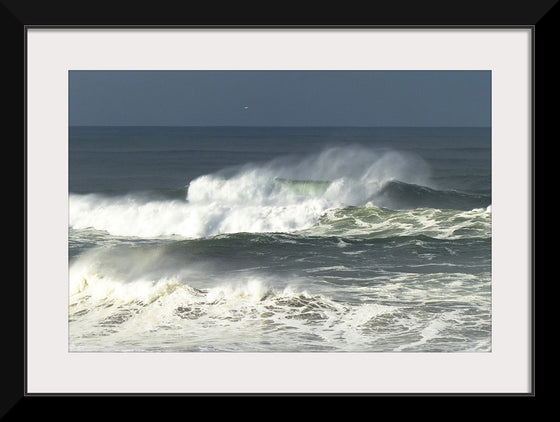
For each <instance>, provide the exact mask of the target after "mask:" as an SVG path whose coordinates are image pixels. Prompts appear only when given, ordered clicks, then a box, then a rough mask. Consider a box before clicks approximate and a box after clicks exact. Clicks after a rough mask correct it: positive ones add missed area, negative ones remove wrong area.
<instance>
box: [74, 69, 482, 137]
mask: <svg viewBox="0 0 560 422" xmlns="http://www.w3.org/2000/svg"><path fill="white" fill-rule="evenodd" d="M69 122H70V125H88V126H89V125H91V126H97V125H107V126H111V125H127V126H136V125H141V126H143V125H154V126H160V125H164V126H165V125H166V126H216V125H218V126H490V125H491V72H490V71H70V72H69Z"/></svg>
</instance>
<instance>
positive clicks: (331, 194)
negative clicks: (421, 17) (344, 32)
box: [69, 147, 489, 238]
mask: <svg viewBox="0 0 560 422" xmlns="http://www.w3.org/2000/svg"><path fill="white" fill-rule="evenodd" d="M429 173H430V172H429V168H428V166H427V165H426V163H425V162H424V161H423V160H422V159H421V158H420V157H418V156H415V155H412V154H408V153H402V152H397V151H387V150H372V149H366V148H363V147H353V148H348V147H347V148H331V149H327V150H325V151H323V152H321V153H319V154H315V155H310V156H307V157H299V158H294V157H283V158H279V159H276V160H273V161H271V162H269V163H265V164H261V165H245V166H243V167H240V168H237V169H227V170H224V171H222V172H218V173H215V174H208V175H203V176H200V177H198V178H197V179H195V180H193V181H191V182H190V184H189V186H188V190H187V194H186V198H185V199H184V200H181V199H169V200H164V199H161V197H160V199H152V200H148V199H146V197H140V196H135V195H124V196H117V197H106V196H103V195H100V194H89V195H77V194H71V195H70V221H69V224H70V227H72V228H75V229H84V228H95V229H98V230H105V231H107V232H109V233H110V234H113V235H123V236H140V237H158V236H173V235H179V236H182V237H186V238H200V237H208V236H213V235H218V234H227V233H238V232H261V233H262V232H293V231H298V230H305V229H309V228H311V227H313V226H314V225H315V224H317V222H318V221H319V219H320V218H321V216H323V215H324V214H325V213H326V212H327V211H329V210H333V209H340V208H345V207H348V206H364V205H366V204H367V203H370V202H372V203H373V204H375V205H379V206H383V207H388V208H392V207H393V208H395V207H396V208H417V207H435V208H446V207H448V208H454V209H457V208H458V209H469V207H470V208H471V209H472V208H476V207H481V206H487V205H488V202H489V198H487V197H483V196H476V195H468V194H461V193H457V192H441V191H437V190H435V189H431V188H429V187H428V185H429Z"/></svg>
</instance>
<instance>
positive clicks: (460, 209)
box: [68, 127, 492, 352]
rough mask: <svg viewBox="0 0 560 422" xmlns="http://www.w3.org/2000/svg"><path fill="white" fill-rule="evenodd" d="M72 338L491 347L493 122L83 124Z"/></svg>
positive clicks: (74, 187) (115, 343) (405, 348)
mask: <svg viewBox="0 0 560 422" xmlns="http://www.w3.org/2000/svg"><path fill="white" fill-rule="evenodd" d="M68 200H69V204H68V209H69V221H68V224H69V250H68V253H69V280H68V282H69V309H68V318H69V350H70V351H71V352H489V351H491V350H492V348H491V346H492V342H491V338H492V332H491V327H492V314H491V309H492V302H491V296H492V294H491V293H492V289H491V237H492V224H491V222H492V201H491V130H490V129H489V128H303V127H300V128H287V127H285V128H274V127H268V128H267V127H253V128H250V127H247V128H243V127H209V128H204V127H71V128H70V130H69V198H68Z"/></svg>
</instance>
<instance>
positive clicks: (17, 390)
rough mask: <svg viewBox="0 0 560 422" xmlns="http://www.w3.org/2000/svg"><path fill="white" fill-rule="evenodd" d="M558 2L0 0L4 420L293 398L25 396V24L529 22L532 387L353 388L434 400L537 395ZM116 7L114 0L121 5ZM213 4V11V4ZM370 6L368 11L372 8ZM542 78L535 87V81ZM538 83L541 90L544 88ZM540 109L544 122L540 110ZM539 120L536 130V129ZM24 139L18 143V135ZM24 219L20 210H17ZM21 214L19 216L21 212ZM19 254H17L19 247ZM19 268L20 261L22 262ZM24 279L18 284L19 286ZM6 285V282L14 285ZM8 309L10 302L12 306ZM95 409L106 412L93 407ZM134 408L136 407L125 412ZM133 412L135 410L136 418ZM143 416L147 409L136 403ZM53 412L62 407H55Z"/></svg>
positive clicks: (284, 25)
mask: <svg viewBox="0 0 560 422" xmlns="http://www.w3.org/2000/svg"><path fill="white" fill-rule="evenodd" d="M557 2H558V0H548V1H542V2H538V3H537V2H522V1H503V0H500V1H493V2H487V1H479V0H475V1H473V0H471V1H460V2H449V1H442V0H432V1H425V2H415V1H406V2H402V1H399V2H382V3H376V4H375V5H374V6H373V10H374V11H375V13H371V14H369V13H366V12H365V11H361V10H360V9H359V8H358V9H355V8H352V7H346V8H345V10H342V11H341V10H338V9H337V10H329V9H327V10H325V11H322V12H321V13H318V14H315V13H312V12H309V11H308V12H306V11H303V10H300V9H292V8H289V7H287V4H283V5H282V7H279V8H274V7H272V6H270V13H264V16H258V14H257V15H250V14H247V15H244V14H243V13H242V12H241V11H239V10H237V11H236V12H234V11H233V9H237V6H236V5H233V4H232V6H230V7H231V8H232V9H229V7H228V6H227V5H226V6H223V7H222V6H219V9H220V10H210V11H203V10H200V9H202V7H201V6H198V7H194V8H192V6H191V5H185V4H182V5H181V2H176V3H171V2H167V1H160V2H158V3H157V5H151V7H144V6H142V5H140V4H137V3H135V2H129V1H123V2H118V3H116V2H109V1H96V2H72V1H68V0H64V1H57V2H39V1H28V0H0V19H1V21H0V31H2V39H3V45H4V47H5V48H4V51H3V55H4V58H5V60H4V63H5V65H4V66H3V73H4V78H3V80H4V83H5V84H6V86H7V87H11V88H12V90H11V91H10V93H9V95H10V96H9V97H8V98H9V101H8V103H9V105H10V107H8V108H7V110H6V113H7V114H6V115H5V121H6V122H9V126H10V128H11V129H12V131H13V134H14V137H13V138H12V141H13V143H14V144H15V145H18V146H20V145H21V149H19V150H18V153H19V154H21V155H20V157H23V162H24V169H23V189H22V191H20V192H22V193H23V201H22V204H23V213H22V214H20V215H21V216H22V217H21V218H22V220H23V221H22V227H23V243H24V247H23V253H22V255H20V256H22V257H23V265H22V267H23V277H22V279H15V280H13V279H12V280H10V281H12V283H6V284H7V286H5V287H3V289H5V294H6V296H5V297H6V298H9V299H7V300H5V301H4V306H2V307H0V312H1V320H2V321H6V322H7V323H6V324H5V326H6V332H5V334H4V338H5V339H7V341H6V342H5V343H4V345H5V346H4V348H3V353H4V354H5V356H4V365H5V366H8V368H7V371H3V376H2V380H1V381H0V384H1V395H0V397H1V398H0V418H2V417H4V418H6V420H25V419H26V418H27V417H29V416H30V414H29V412H30V411H31V408H32V407H35V408H38V409H40V411H49V410H50V411H53V410H54V409H56V404H55V403H58V402H59V399H61V398H66V397H72V398H74V399H79V398H83V399H88V398H91V397H99V396H103V397H109V398H113V397H115V398H126V399H129V398H144V397H152V396H164V397H167V396H171V397H173V396H182V397H223V396H231V397H246V396H249V397H260V396H281V397H282V396H290V395H285V394H284V395H283V394H276V395H275V394H225V395H224V394H222V395H220V394H213V395H212V394H199V395H198V394H185V395H180V394H179V395H166V394H163V395H157V394H154V395H149V394H148V395H146V394H130V395H126V394H115V395H111V394H104V395H103V394H102V395H95V394H90V395H86V394H67V395H65V394H60V395H58V394H57V395H52V394H45V395H35V394H33V395H29V394H27V392H26V383H25V374H26V342H25V338H26V319H25V315H26V300H25V298H26V282H27V254H26V250H27V241H26V240H27V224H26V215H27V214H26V213H27V202H26V198H27V190H26V172H27V168H26V156H27V155H26V154H27V149H26V130H25V127H26V109H25V107H26V103H25V94H26V62H25V56H26V31H27V29H28V28H36V27H49V28H57V27H61V28H85V27H96V28H102V27H110V28H115V27H126V28H131V27H134V28H140V29H141V28H154V27H162V28H168V27H203V28H228V27H236V28H238V27H243V28H271V27H282V28H327V29H329V28H333V29H334V28H345V27H352V28H357V27H363V28H395V29H406V28H419V27H421V28H459V27H468V28H530V29H531V30H532V52H533V53H532V72H531V73H532V88H533V92H532V95H531V99H532V105H531V106H532V123H533V124H532V128H533V129H532V131H533V133H532V145H531V163H532V166H531V168H532V174H531V177H532V180H531V192H532V193H531V195H532V197H531V216H532V221H531V231H532V233H531V239H532V245H531V253H532V256H531V263H532V270H531V271H532V280H531V304H532V322H531V327H532V339H531V340H532V341H531V344H532V350H531V356H532V361H531V365H530V366H531V380H532V381H531V391H530V392H529V393H527V394H482V393H481V394H474V395H473V394H444V393H442V394H435V395H434V394H412V395H410V394H371V395H368V394H365V395H364V394H356V395H352V394H350V396H365V397H372V398H375V397H393V396H397V397H410V396H414V397H433V396H443V397H447V396H467V397H468V396H490V397H495V396H514V397H519V398H525V399H533V398H534V397H535V396H536V386H535V329H534V328H535V327H534V320H535V304H536V302H535V267H534V262H535V259H534V258H535V193H534V192H535V189H534V188H535V186H534V180H535V138H536V135H537V133H539V134H544V133H545V132H547V131H548V127H549V125H550V123H551V122H552V112H553V111H552V110H550V109H547V107H546V106H543V107H538V108H537V107H536V97H535V90H538V99H539V105H540V104H545V101H548V99H555V97H556V92H557V89H556V90H555V89H554V88H555V87H556V86H557V84H555V83H553V82H552V81H553V76H552V69H553V68H554V66H553V62H552V61H553V60H554V54H552V53H553V51H554V50H553V49H552V46H553V45H554V42H555V40H556V39H557V24H558V4H557ZM115 3H116V4H115ZM209 9H212V7H211V6H210V7H209ZM366 9H368V8H367V7H366ZM537 78H538V83H536V82H537ZM539 88H541V89H539ZM537 109H538V112H539V114H538V118H537V116H536V111H537ZM536 124H538V128H537V127H536ZM16 139H17V140H21V144H20V143H19V141H16ZM18 217H19V216H18ZM16 220H17V218H16ZM18 252H19V251H18ZM20 268H21V267H20ZM18 281H20V282H18ZM8 284H9V285H8ZM6 305H7V306H6ZM291 396H296V397H299V396H301V397H315V396H319V397H324V396H336V397H338V396H344V394H334V395H333V394H330V395H329V394H316V395H314V394H292V395H291ZM88 408H89V410H91V411H92V412H93V414H99V415H100V414H102V410H101V409H99V410H95V409H93V408H91V405H88ZM128 410H129V411H131V410H130V409H128ZM133 414H134V411H132V413H130V416H132V415H133ZM139 414H142V411H141V409H139ZM53 416H54V417H56V413H53Z"/></svg>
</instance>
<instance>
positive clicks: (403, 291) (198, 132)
mask: <svg viewBox="0 0 560 422" xmlns="http://www.w3.org/2000/svg"><path fill="white" fill-rule="evenodd" d="M515 10H517V9H515ZM546 12H548V9H547V10H542V11H540V14H539V17H542V16H543V15H544V14H546ZM527 16H529V15H527ZM530 16H533V15H530ZM23 24H24V25H23V29H24V31H23V32H24V59H25V62H24V63H25V69H24V70H25V78H24V83H25V122H24V123H25V133H24V135H25V164H26V171H25V177H26V180H25V196H26V201H25V218H26V221H25V242H26V248H25V278H24V283H25V287H24V289H23V297H24V305H25V309H24V311H25V320H24V321H23V333H24V336H23V337H24V351H23V356H24V359H23V368H22V369H23V371H24V376H23V391H20V392H19V393H20V394H19V395H18V394H17V393H16V394H15V396H14V395H13V397H15V399H14V400H15V402H17V401H18V400H19V398H20V397H21V396H22V394H23V396H24V397H25V398H28V397H31V398H33V397H37V396H76V395H77V396H80V395H84V396H91V395H102V396H112V395H115V396H119V395H148V396H156V395H163V396H174V395H184V396H197V395H207V396H223V395H231V396H240V395H249V396H251V395H271V396H275V395H280V396H282V395H294V396H299V395H301V396H305V395H367V396H380V395H395V396H410V395H418V396H423V395H458V396H464V395H467V396H468V395H515V396H523V397H532V396H534V328H533V320H534V318H533V315H534V305H535V304H534V264H533V251H534V233H533V230H534V217H533V214H534V198H533V195H534V194H533V174H534V158H533V157H534V133H535V127H534V97H533V96H534V78H535V76H534V75H535V66H534V59H535V53H534V51H535V22H534V21H528V22H522V24H519V21H515V23H514V24H509V25H504V24H502V23H500V24H497V25H495V26H494V25H482V26H481V25H477V22H476V21H474V22H471V23H470V24H469V25H454V24H453V22H450V23H448V24H445V25H409V26H406V25H402V26H401V25H398V26H388V25H381V24H377V25H376V24H372V25H334V26H320V25H308V26H306V25H302V26H293V25H292V26H290V25H285V26H283V25H264V24H263V25H221V26H219V25H218V26H204V25H158V24H157V23H156V24H154V25H140V26H134V25H132V26H131V25H122V26H121V25H114V26H113V25H103V24H100V25H94V26H91V25H89V26H87V25H80V24H70V25H56V24H45V25H38V24H31V23H27V22H23ZM20 376H21V374H20ZM15 402H14V401H13V400H12V402H9V403H8V404H7V409H10V408H11V407H12V406H13V404H14V403H15Z"/></svg>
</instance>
